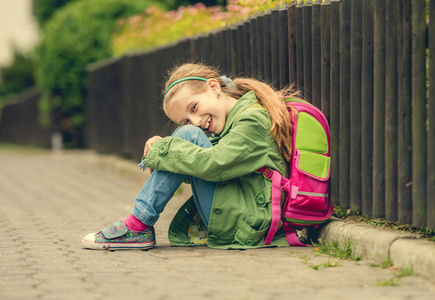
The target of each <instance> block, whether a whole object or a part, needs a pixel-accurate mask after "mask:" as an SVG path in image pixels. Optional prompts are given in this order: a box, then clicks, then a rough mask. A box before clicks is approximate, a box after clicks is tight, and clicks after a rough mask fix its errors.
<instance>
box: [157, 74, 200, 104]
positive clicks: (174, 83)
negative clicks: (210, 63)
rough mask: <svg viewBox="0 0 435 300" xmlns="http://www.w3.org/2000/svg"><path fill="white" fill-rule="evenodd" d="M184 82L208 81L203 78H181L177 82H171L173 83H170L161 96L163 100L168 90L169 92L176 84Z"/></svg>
mask: <svg viewBox="0 0 435 300" xmlns="http://www.w3.org/2000/svg"><path fill="white" fill-rule="evenodd" d="M185 80H202V81H208V79H206V78H203V77H185V78H181V79H179V80H177V81H175V82H173V83H172V84H171V85H170V86H169V87H168V88H167V89H166V92H165V95H164V96H163V99H165V97H166V94H167V93H168V92H169V90H170V89H171V88H172V87H173V86H174V85H176V84H177V83H179V82H182V81H185Z"/></svg>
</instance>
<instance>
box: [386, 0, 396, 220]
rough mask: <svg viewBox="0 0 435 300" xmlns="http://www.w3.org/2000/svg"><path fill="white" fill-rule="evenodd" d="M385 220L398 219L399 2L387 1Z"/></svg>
mask: <svg viewBox="0 0 435 300" xmlns="http://www.w3.org/2000/svg"><path fill="white" fill-rule="evenodd" d="M385 11H386V24H385V25H386V27H385V43H386V44H385V47H386V48H385V49H386V53H388V55H387V56H386V57H385V63H386V65H385V105H386V106H385V218H386V219H387V220H396V219H397V211H398V210H397V1H394V0H387V1H386V8H385Z"/></svg>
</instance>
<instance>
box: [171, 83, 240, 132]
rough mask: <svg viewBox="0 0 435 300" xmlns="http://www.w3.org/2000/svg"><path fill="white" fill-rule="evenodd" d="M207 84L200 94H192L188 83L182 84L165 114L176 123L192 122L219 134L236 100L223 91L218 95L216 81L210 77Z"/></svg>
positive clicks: (218, 88) (218, 89)
mask: <svg viewBox="0 0 435 300" xmlns="http://www.w3.org/2000/svg"><path fill="white" fill-rule="evenodd" d="M207 84H208V86H207V90H206V91H205V92H203V93H200V94H193V91H192V89H191V88H190V87H189V85H184V86H182V87H181V88H180V89H179V90H178V91H177V92H176V93H175V94H174V96H173V97H172V99H171V101H170V104H169V106H168V109H167V115H168V117H169V118H170V119H172V120H173V121H174V122H176V123H178V124H181V125H186V124H192V125H194V126H197V127H200V128H201V129H203V130H205V131H208V132H212V133H215V134H219V133H221V132H222V130H223V129H224V126H225V120H226V116H227V114H228V112H229V111H230V110H231V108H232V107H233V106H234V104H235V103H236V102H237V100H236V99H234V98H231V97H229V96H227V95H226V94H224V93H222V94H221V96H220V97H218V94H219V93H220V85H219V82H218V81H216V80H214V79H210V80H209V81H208V82H207Z"/></svg>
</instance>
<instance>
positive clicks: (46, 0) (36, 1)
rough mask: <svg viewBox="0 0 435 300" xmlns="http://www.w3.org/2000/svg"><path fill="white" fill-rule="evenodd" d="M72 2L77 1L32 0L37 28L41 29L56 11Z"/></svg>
mask: <svg viewBox="0 0 435 300" xmlns="http://www.w3.org/2000/svg"><path fill="white" fill-rule="evenodd" d="M73 1H77V0H33V14H34V15H35V17H36V20H37V21H38V23H39V26H41V27H43V26H44V24H45V23H46V22H47V21H48V20H49V19H50V18H51V16H52V15H53V14H54V12H55V11H56V10H58V9H60V8H62V7H63V6H65V5H66V4H68V3H70V2H73Z"/></svg>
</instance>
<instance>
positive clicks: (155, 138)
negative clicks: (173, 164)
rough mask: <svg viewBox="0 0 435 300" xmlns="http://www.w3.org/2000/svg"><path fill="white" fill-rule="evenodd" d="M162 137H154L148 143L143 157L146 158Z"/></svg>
mask: <svg viewBox="0 0 435 300" xmlns="http://www.w3.org/2000/svg"><path fill="white" fill-rule="evenodd" d="M161 138H162V137H161V136H153V137H152V138H150V139H149V140H148V141H147V142H146V143H145V147H144V151H143V156H144V157H146V156H147V154H148V151H149V150H150V148H151V146H152V145H153V144H154V142H155V141H157V140H159V139H161Z"/></svg>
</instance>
